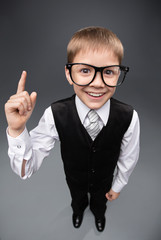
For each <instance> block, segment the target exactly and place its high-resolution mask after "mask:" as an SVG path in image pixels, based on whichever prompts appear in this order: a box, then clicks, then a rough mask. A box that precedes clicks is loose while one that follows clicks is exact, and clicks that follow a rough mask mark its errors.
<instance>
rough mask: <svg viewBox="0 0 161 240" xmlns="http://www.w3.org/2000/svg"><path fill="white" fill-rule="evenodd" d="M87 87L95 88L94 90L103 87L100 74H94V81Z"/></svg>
mask: <svg viewBox="0 0 161 240" xmlns="http://www.w3.org/2000/svg"><path fill="white" fill-rule="evenodd" d="M89 86H90V87H95V88H102V87H104V86H105V84H104V82H103V80H102V76H101V73H100V72H97V73H96V76H95V78H94V80H93V81H92V82H91V84H90V85H89Z"/></svg>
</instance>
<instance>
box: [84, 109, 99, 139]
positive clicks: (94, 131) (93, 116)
mask: <svg viewBox="0 0 161 240" xmlns="http://www.w3.org/2000/svg"><path fill="white" fill-rule="evenodd" d="M87 116H88V118H89V125H88V126H87V127H86V130H87V132H88V133H89V135H90V136H91V138H92V140H94V139H95V138H96V136H97V135H98V133H99V132H100V128H99V116H98V114H97V113H96V111H95V110H90V111H89V113H88V114H87Z"/></svg>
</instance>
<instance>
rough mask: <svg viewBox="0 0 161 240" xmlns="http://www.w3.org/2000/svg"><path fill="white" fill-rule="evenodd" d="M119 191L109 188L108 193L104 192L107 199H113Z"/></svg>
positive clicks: (117, 195)
mask: <svg viewBox="0 0 161 240" xmlns="http://www.w3.org/2000/svg"><path fill="white" fill-rule="evenodd" d="M119 195H120V193H119V192H118V193H117V192H114V191H113V190H112V188H111V189H110V191H109V192H108V193H106V198H107V199H108V200H109V201H113V200H115V199H117V198H118V197H119Z"/></svg>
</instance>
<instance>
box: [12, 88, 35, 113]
mask: <svg viewBox="0 0 161 240" xmlns="http://www.w3.org/2000/svg"><path fill="white" fill-rule="evenodd" d="M21 97H22V98H25V100H26V102H27V108H28V111H30V110H31V106H32V102H31V98H30V96H29V94H28V92H27V91H23V92H21V93H19V94H15V95H13V96H11V97H10V100H16V99H17V100H18V99H20V98H21Z"/></svg>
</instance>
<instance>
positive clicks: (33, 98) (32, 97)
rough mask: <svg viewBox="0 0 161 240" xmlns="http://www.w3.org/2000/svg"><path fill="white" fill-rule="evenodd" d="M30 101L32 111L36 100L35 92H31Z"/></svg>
mask: <svg viewBox="0 0 161 240" xmlns="http://www.w3.org/2000/svg"><path fill="white" fill-rule="evenodd" d="M30 99H31V104H32V110H33V109H34V107H35V104H36V99H37V93H36V92H32V93H31V95H30Z"/></svg>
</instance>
